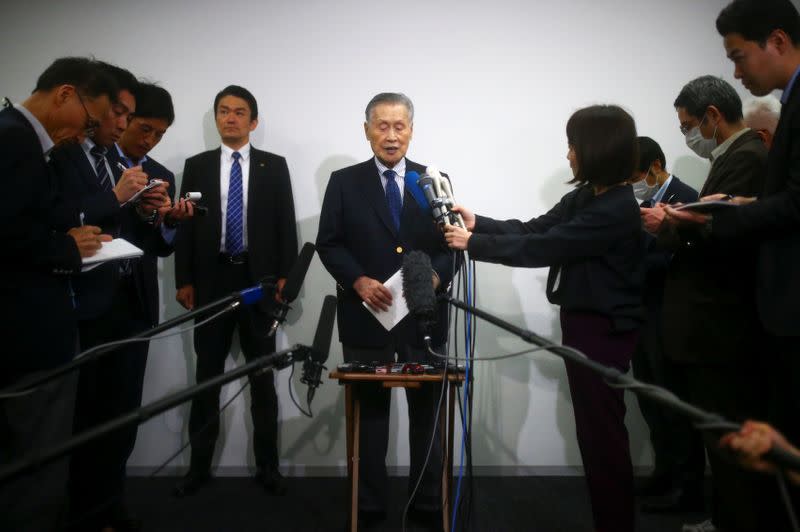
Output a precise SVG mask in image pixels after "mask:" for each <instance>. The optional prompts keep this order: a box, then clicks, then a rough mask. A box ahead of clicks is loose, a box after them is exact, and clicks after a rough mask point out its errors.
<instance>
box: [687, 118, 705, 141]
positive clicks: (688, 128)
mask: <svg viewBox="0 0 800 532" xmlns="http://www.w3.org/2000/svg"><path fill="white" fill-rule="evenodd" d="M707 116H708V115H703V119H702V120H700V123H699V124H697V127H703V122H705V121H706V117H707ZM693 129H694V126H689V125H686V124H681V133H683V136H684V137H685V136H686V135H688V134H689V132H690V131H691V130H693Z"/></svg>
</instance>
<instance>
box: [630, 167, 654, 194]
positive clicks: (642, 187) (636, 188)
mask: <svg viewBox="0 0 800 532" xmlns="http://www.w3.org/2000/svg"><path fill="white" fill-rule="evenodd" d="M652 168H653V167H652V166H651V167H650V168H648V169H647V173H646V174H644V178H643V179H641V180H640V181H637V182H636V183H634V184H633V185H632V186H633V195H634V196H636V200H637V201H638V202H639V203H642V202H645V201H650V200H651V199H653V196H655V195H656V192H658V189H659V186H658V180H656V184H655V185H651V184H649V183H648V182H647V178H648V176H649V175H650V170H651V169H652Z"/></svg>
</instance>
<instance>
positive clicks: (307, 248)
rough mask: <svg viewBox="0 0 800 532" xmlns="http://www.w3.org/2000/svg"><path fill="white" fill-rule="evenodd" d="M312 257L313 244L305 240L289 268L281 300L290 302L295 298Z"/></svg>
mask: <svg viewBox="0 0 800 532" xmlns="http://www.w3.org/2000/svg"><path fill="white" fill-rule="evenodd" d="M313 258H314V244H312V243H311V242H306V243H305V244H303V249H301V250H300V255H298V256H297V260H296V261H295V263H294V266H292V269H291V270H289V273H288V275H287V276H286V284H285V285H284V286H283V292H282V296H283V300H284V301H286V302H287V303H291V302H292V301H294V300H295V299H297V295H298V294H299V293H300V287H301V286H303V280H304V279H305V278H306V273H307V272H308V267H309V266H310V265H311V259H313Z"/></svg>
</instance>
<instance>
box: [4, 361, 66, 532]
mask: <svg viewBox="0 0 800 532" xmlns="http://www.w3.org/2000/svg"><path fill="white" fill-rule="evenodd" d="M76 383H77V376H76V375H75V374H74V373H71V374H68V375H65V376H64V377H61V378H60V379H57V380H55V381H52V382H50V383H47V384H43V385H41V386H39V387H38V388H37V389H36V391H35V392H33V393H31V394H28V395H23V396H20V397H15V398H12V399H0V466H7V465H9V464H11V463H13V462H15V461H16V460H19V459H21V458H22V457H23V456H26V455H28V454H29V453H33V452H37V451H42V450H44V449H46V448H50V447H52V446H53V445H57V444H59V443H62V442H64V441H66V440H67V439H68V438H69V437H70V436H71V435H72V412H73V406H74V404H75V386H76ZM67 471H68V460H67V458H62V459H60V460H58V461H56V462H53V463H51V464H48V465H46V466H44V467H43V468H41V469H37V470H36V471H33V472H31V473H28V474H26V475H24V476H22V477H20V478H18V479H15V480H11V481H5V482H0V530H25V531H31V532H39V531H52V530H56V529H58V528H59V527H60V526H61V525H63V524H64V521H65V520H66V509H67Z"/></svg>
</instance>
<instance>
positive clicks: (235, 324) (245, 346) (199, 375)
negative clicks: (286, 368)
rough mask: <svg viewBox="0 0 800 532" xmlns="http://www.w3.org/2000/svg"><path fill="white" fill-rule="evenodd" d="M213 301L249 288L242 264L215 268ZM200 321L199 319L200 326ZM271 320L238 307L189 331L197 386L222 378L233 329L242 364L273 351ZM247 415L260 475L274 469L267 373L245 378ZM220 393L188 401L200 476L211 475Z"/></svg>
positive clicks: (274, 408)
mask: <svg viewBox="0 0 800 532" xmlns="http://www.w3.org/2000/svg"><path fill="white" fill-rule="evenodd" d="M218 281H219V282H218V283H217V285H216V287H215V291H214V292H212V293H213V294H214V296H212V299H214V298H216V297H221V296H223V295H225V294H228V293H230V292H233V291H236V290H241V289H243V288H246V287H248V286H251V285H252V284H253V283H252V282H251V281H250V279H249V275H248V273H247V264H230V263H224V264H220V275H219V278H218ZM202 319H204V318H198V320H197V321H201V320H202ZM270 322H271V319H270V318H269V316H268V315H267V314H266V313H264V312H261V311H260V310H258V309H257V308H256V307H255V306H243V307H239V309H237V310H235V311H233V312H231V313H229V314H227V315H224V316H222V317H221V318H218V319H216V320H215V321H213V322H210V323H208V324H206V325H204V326H202V327H200V328H198V329H195V331H194V350H195V352H196V353H197V370H196V379H197V382H203V381H205V380H208V379H210V378H212V377H216V376H218V375H221V374H222V373H223V371H225V359H226V358H227V357H228V352H229V351H230V348H231V341H232V340H233V333H234V331H235V330H236V329H237V328H238V330H239V339H240V342H241V346H242V352H243V353H244V358H245V360H246V361H247V362H250V361H251V360H254V359H256V358H258V357H260V356H263V355H268V354H270V353H272V352H274V351H275V338H274V337H272V338H267V331H268V329H269V325H270ZM249 380H250V398H251V406H250V413H251V415H252V418H253V451H254V454H255V458H256V466H257V467H258V468H259V469H261V470H265V471H270V470H272V469H277V467H278V396H277V394H276V393H275V380H274V377H273V372H272V371H266V372H261V373H258V374H253V375H250V377H249ZM219 392H220V388H219V387H215V388H213V389H211V390H209V391H208V392H206V393H203V394H201V395H198V396H197V397H196V398H195V399H194V400H192V407H191V414H190V415H189V441H190V442H191V445H192V458H191V466H190V467H191V469H192V470H193V471H195V472H197V473H200V474H204V473H207V472H209V470H210V469H211V462H212V459H213V457H214V448H215V446H216V443H217V438H218V436H219Z"/></svg>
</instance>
